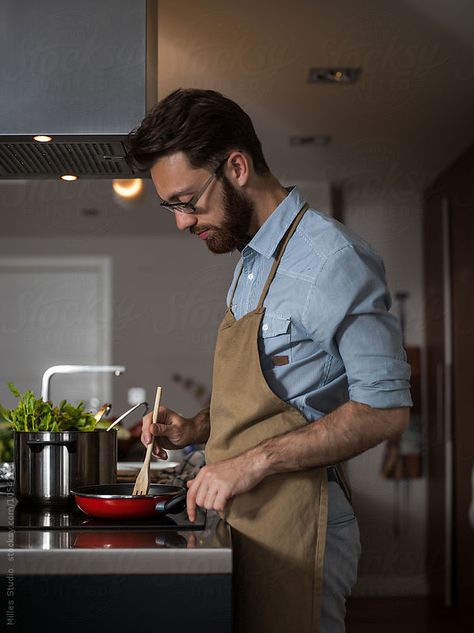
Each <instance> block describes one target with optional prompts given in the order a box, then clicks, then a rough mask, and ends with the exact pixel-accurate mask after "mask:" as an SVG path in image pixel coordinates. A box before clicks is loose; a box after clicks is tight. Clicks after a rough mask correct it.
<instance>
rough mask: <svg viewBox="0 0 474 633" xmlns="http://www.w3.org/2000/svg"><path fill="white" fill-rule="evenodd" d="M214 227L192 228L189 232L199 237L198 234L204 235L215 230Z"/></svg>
mask: <svg viewBox="0 0 474 633" xmlns="http://www.w3.org/2000/svg"><path fill="white" fill-rule="evenodd" d="M214 228H215V227H214V226H197V227H196V226H190V227H189V232H190V233H191V235H197V234H198V233H203V232H204V231H209V230H210V229H214Z"/></svg>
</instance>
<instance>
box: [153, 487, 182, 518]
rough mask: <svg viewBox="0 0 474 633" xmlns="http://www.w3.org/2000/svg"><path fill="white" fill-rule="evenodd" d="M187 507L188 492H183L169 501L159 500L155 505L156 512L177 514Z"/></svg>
mask: <svg viewBox="0 0 474 633" xmlns="http://www.w3.org/2000/svg"><path fill="white" fill-rule="evenodd" d="M185 507H186V493H185V492H183V493H181V494H179V495H176V496H175V497H171V499H168V500H167V501H158V503H157V504H156V506H155V510H156V512H159V513H163V514H177V513H178V512H181V511H182V510H184V508H185Z"/></svg>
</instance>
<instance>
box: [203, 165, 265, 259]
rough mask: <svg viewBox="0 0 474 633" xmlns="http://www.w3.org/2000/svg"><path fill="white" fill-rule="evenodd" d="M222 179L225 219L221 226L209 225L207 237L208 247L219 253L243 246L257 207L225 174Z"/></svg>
mask: <svg viewBox="0 0 474 633" xmlns="http://www.w3.org/2000/svg"><path fill="white" fill-rule="evenodd" d="M221 181H222V191H223V211H224V219H223V221H222V224H221V225H220V226H210V227H209V237H207V238H206V244H207V248H208V249H209V250H210V251H211V252H212V253H216V254H219V255H220V254H222V253H230V252H232V251H233V250H235V249H239V248H242V246H243V245H244V244H245V242H246V241H247V240H248V238H249V227H250V220H251V219H252V215H253V212H254V208H255V205H254V204H253V202H252V201H251V200H249V199H248V198H247V196H246V195H245V194H244V193H242V192H240V191H238V190H237V189H235V188H234V187H233V185H232V183H231V182H230V181H229V180H228V179H227V178H226V176H225V175H223V176H222V177H221ZM201 230H202V229H201Z"/></svg>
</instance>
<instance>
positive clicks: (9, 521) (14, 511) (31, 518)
mask: <svg viewBox="0 0 474 633" xmlns="http://www.w3.org/2000/svg"><path fill="white" fill-rule="evenodd" d="M205 523H206V513H205V511H202V510H198V513H197V517H196V521H195V522H194V523H191V521H189V519H188V516H187V514H186V511H183V512H180V513H179V514H168V515H164V516H162V515H157V516H156V518H153V519H114V520H112V519H93V518H91V517H88V516H87V515H86V514H84V513H83V512H82V511H81V510H79V509H78V508H77V507H76V505H75V504H74V502H73V501H72V502H71V503H70V504H65V505H58V506H53V505H52V506H37V505H32V504H24V503H19V502H18V501H17V499H16V498H15V496H14V495H13V483H12V482H6V483H2V484H0V531H1V530H9V529H14V530H15V531H17V530H18V531H19V530H86V529H91V530H101V529H107V530H111V529H114V530H117V529H124V530H125V529H126V530H129V529H134V530H137V529H143V530H150V529H159V530H202V529H204V527H205Z"/></svg>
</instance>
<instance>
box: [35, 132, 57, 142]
mask: <svg viewBox="0 0 474 633" xmlns="http://www.w3.org/2000/svg"><path fill="white" fill-rule="evenodd" d="M33 140H34V141H38V143H49V142H50V141H52V140H53V137H52V136H46V134H37V135H36V136H33Z"/></svg>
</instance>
